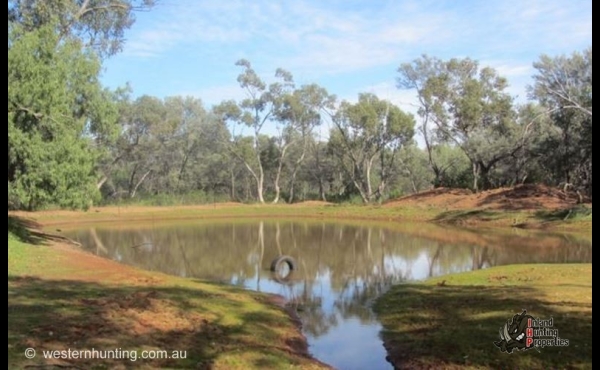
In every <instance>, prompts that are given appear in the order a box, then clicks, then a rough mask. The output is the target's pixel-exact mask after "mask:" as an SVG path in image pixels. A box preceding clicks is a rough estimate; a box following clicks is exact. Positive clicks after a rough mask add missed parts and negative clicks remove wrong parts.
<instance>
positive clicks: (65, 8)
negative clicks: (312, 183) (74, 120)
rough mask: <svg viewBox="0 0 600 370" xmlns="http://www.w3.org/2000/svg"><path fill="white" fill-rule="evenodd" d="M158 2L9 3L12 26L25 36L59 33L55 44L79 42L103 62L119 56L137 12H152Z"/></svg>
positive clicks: (71, 0)
mask: <svg viewBox="0 0 600 370" xmlns="http://www.w3.org/2000/svg"><path fill="white" fill-rule="evenodd" d="M154 3H155V1H154V0H52V1H47V0H9V1H8V24H9V29H10V27H11V25H14V24H18V25H20V26H21V27H22V29H23V30H24V31H25V32H32V31H35V30H38V29H40V28H44V27H51V28H53V29H54V30H56V34H55V36H56V38H55V40H54V41H53V42H55V43H60V42H61V41H63V40H67V39H73V38H74V39H78V40H80V41H81V42H82V44H83V46H84V47H86V48H87V47H91V48H93V49H94V50H95V51H96V54H97V55H98V56H99V57H100V58H104V57H107V56H110V55H113V54H115V53H117V52H119V51H120V50H121V48H122V46H123V43H124V40H125V38H124V33H125V31H126V30H127V29H129V28H130V27H131V26H132V25H133V23H134V22H135V15H134V13H135V11H143V10H148V9H150V8H151V7H152V6H153V5H154Z"/></svg>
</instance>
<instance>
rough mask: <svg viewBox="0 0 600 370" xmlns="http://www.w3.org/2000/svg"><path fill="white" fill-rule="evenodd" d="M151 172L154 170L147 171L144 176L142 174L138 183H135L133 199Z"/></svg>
mask: <svg viewBox="0 0 600 370" xmlns="http://www.w3.org/2000/svg"><path fill="white" fill-rule="evenodd" d="M151 172H152V170H150V171H148V172H146V173H145V174H144V176H142V178H141V179H140V181H138V182H137V184H135V187H134V188H133V192H132V193H131V199H133V198H135V195H136V193H137V191H138V189H139V187H140V186H141V185H142V183H143V182H144V181H145V180H146V178H147V177H148V175H150V173H151Z"/></svg>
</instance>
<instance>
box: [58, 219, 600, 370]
mask: <svg viewBox="0 0 600 370" xmlns="http://www.w3.org/2000/svg"><path fill="white" fill-rule="evenodd" d="M438 232H439V234H441V235H443V236H444V238H437V239H438V240H437V241H436V240H435V239H436V238H433V236H434V235H433V234H435V233H431V235H429V237H430V238H425V237H419V236H411V235H408V234H405V233H401V232H398V231H393V230H390V229H386V228H382V227H376V226H373V227H366V226H362V227H361V226H352V225H343V224H327V223H314V222H312V223H309V222H268V221H264V222H262V221H257V222H251V223H248V222H247V223H241V224H240V223H212V224H207V223H200V224H187V225H159V226H155V227H151V228H150V227H137V228H126V229H124V228H122V227H120V228H110V227H103V228H91V229H88V230H78V231H73V232H71V233H70V235H69V236H70V237H72V238H73V239H76V240H77V241H79V242H80V243H82V244H83V245H84V246H86V247H87V248H89V249H90V250H91V251H93V252H94V253H96V254H98V255H101V256H105V257H108V258H112V259H115V260H117V261H120V262H123V263H126V264H130V265H134V266H137V267H140V268H144V269H148V270H155V271H162V272H165V273H168V274H172V275H178V276H182V277H194V278H201V279H210V280H216V281H223V282H227V283H231V284H234V285H238V286H240V287H245V288H249V289H254V290H257V291H262V292H269V293H276V294H280V295H283V296H285V297H286V298H287V299H288V301H289V302H290V304H292V305H294V306H296V308H297V310H298V313H299V315H300V318H301V319H302V322H303V330H304V333H305V335H306V336H307V338H308V340H309V345H310V346H311V352H312V353H313V355H315V356H316V357H317V358H319V359H320V360H322V361H325V362H327V363H329V364H331V365H333V366H335V367H337V368H340V369H352V368H357V369H364V368H369V369H377V368H389V364H388V363H387V362H386V361H385V355H386V354H385V350H384V348H383V346H382V344H381V341H380V340H379V338H378V333H379V331H380V326H379V324H378V323H377V321H376V319H375V317H374V314H373V313H372V311H371V310H370V305H371V302H372V301H373V300H374V299H375V298H376V297H378V296H379V295H381V294H382V293H383V292H384V291H385V290H386V289H387V288H388V287H389V286H390V285H392V284H394V283H398V282H401V281H405V280H413V279H423V278H426V277H431V276H437V275H443V274H449V273H454V272H460V271H468V270H474V269H482V268H486V267H490V266H496V265H504V264H512V263H566V262H591V260H592V250H591V241H590V242H587V241H577V240H571V239H569V238H565V237H558V236H557V237H548V238H546V239H541V238H540V236H539V235H527V234H526V235H508V236H504V237H502V238H498V237H493V238H492V237H491V236H490V235H477V234H473V233H470V234H468V235H466V234H462V235H461V234H460V233H461V231H457V230H450V229H442V230H438ZM462 233H464V232H462ZM449 235H452V236H453V237H449ZM440 239H441V240H456V242H450V243H448V242H442V241H439V240H440ZM280 255H289V256H291V257H293V258H294V259H295V261H296V262H297V268H296V270H295V271H293V272H292V274H291V276H290V277H289V278H286V279H283V280H282V279H278V278H277V276H276V275H274V274H273V273H271V272H270V270H269V267H270V264H271V262H272V261H273V259H275V258H276V257H277V256H280Z"/></svg>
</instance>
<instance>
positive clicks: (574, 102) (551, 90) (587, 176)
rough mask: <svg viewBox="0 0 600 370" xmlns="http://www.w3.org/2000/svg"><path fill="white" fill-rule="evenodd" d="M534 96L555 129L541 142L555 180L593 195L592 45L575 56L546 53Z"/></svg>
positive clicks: (538, 66)
mask: <svg viewBox="0 0 600 370" xmlns="http://www.w3.org/2000/svg"><path fill="white" fill-rule="evenodd" d="M534 67H535V68H536V70H537V73H536V74H535V75H534V76H533V78H534V84H533V86H531V87H530V93H531V97H532V98H534V99H536V100H538V101H539V103H540V104H541V105H542V106H543V107H544V108H546V109H547V113H548V114H549V116H550V119H551V122H552V124H553V127H552V128H553V129H554V130H552V131H551V133H550V134H549V135H547V136H546V137H545V138H544V140H542V141H540V142H539V143H538V144H539V146H538V150H539V151H540V152H545V153H549V152H551V153H552V155H551V156H548V157H547V158H544V159H543V160H541V161H540V165H541V166H542V167H543V168H544V169H545V170H546V173H547V174H548V178H549V179H550V181H551V182H553V183H554V184H563V185H565V186H573V187H575V188H576V189H578V190H581V191H583V192H585V193H587V194H588V195H589V196H591V195H592V110H593V109H592V48H591V47H590V48H589V49H587V50H585V51H584V52H583V53H577V52H576V53H573V54H572V55H571V56H564V55H561V56H557V57H554V58H551V57H549V56H547V55H542V56H541V57H540V60H539V61H538V62H536V63H535V64H534Z"/></svg>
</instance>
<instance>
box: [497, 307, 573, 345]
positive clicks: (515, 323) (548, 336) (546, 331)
mask: <svg viewBox="0 0 600 370" xmlns="http://www.w3.org/2000/svg"><path fill="white" fill-rule="evenodd" d="M494 345H495V346H496V347H498V348H499V349H500V351H501V352H506V353H512V351H513V350H515V349H516V350H519V351H525V350H528V349H531V348H543V347H566V346H568V345H569V340H568V339H562V338H560V337H559V335H558V329H554V320H553V319H552V318H550V319H547V320H540V319H536V318H535V317H533V316H531V315H528V314H527V310H523V312H521V313H520V314H516V315H514V316H513V317H512V318H511V319H508V320H507V321H506V323H505V324H504V326H502V327H500V340H499V341H496V342H494Z"/></svg>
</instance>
